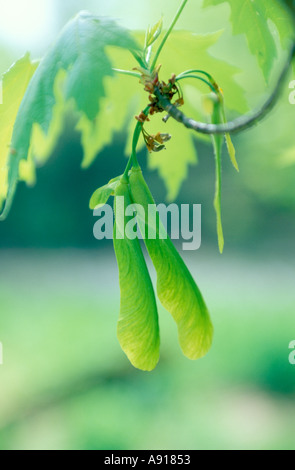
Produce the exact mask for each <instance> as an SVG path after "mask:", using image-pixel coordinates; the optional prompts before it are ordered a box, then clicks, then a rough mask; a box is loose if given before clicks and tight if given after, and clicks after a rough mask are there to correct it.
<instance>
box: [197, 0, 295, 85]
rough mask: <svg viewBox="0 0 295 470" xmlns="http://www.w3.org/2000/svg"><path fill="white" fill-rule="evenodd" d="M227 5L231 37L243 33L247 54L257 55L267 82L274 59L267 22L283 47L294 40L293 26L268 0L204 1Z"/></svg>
mask: <svg viewBox="0 0 295 470" xmlns="http://www.w3.org/2000/svg"><path fill="white" fill-rule="evenodd" d="M223 3H229V5H230V8H231V22H232V28H233V33H234V34H236V35H237V34H245V35H246V38H247V41H248V44H249V48H250V51H251V53H252V54H253V55H255V56H256V58H257V60H258V63H259V65H260V68H261V69H262V72H263V75H264V78H265V80H266V82H268V80H269V77H270V73H271V70H272V66H273V64H274V61H275V59H276V57H277V47H276V43H275V38H274V35H273V33H272V29H271V25H270V22H269V20H271V21H272V23H273V24H274V25H275V26H276V28H277V30H278V33H279V36H280V39H281V43H282V46H283V47H288V46H289V43H290V41H291V39H292V38H293V24H292V20H291V18H290V15H289V14H288V13H287V10H286V9H285V8H284V7H283V6H282V5H281V3H280V2H278V1H274V0H272V1H270V0H255V1H253V0H204V6H205V7H208V6H216V5H220V4H223Z"/></svg>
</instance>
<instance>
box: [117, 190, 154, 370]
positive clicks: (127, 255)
mask: <svg viewBox="0 0 295 470" xmlns="http://www.w3.org/2000/svg"><path fill="white" fill-rule="evenodd" d="M120 196H121V197H120ZM122 203H123V204H122ZM130 204H132V201H131V197H130V193H129V188H128V184H127V183H126V182H124V181H121V182H120V184H119V185H118V187H117V188H116V192H115V204H114V205H115V220H116V221H115V227H114V248H115V253H116V258H117V262H118V268H119V279H120V291H121V305H120V316H119V321H118V328H117V334H118V339H119V342H120V345H121V348H122V349H123V351H124V352H125V354H126V355H127V357H128V359H129V360H130V362H131V363H132V364H133V366H134V367H137V368H138V369H142V370H147V371H150V370H152V369H154V368H155V367H156V365H157V363H158V360H159V348H160V335H159V324H158V311H157V305H156V299H155V294H154V289H153V286H152V282H151V278H150V275H149V272H148V269H147V266H146V262H145V259H144V256H143V253H142V250H141V247H140V243H139V240H138V238H135V239H134V240H131V239H129V238H128V237H127V236H126V231H125V228H126V224H127V223H128V222H129V221H130V217H127V216H126V215H125V208H126V207H127V206H128V205H130ZM122 206H123V207H122Z"/></svg>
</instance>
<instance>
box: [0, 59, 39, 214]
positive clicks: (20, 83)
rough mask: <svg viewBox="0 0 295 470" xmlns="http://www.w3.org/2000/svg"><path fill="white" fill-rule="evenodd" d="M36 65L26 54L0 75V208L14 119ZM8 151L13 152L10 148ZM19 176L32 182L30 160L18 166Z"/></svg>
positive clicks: (0, 206)
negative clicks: (0, 90)
mask: <svg viewBox="0 0 295 470" xmlns="http://www.w3.org/2000/svg"><path fill="white" fill-rule="evenodd" d="M37 66H38V63H37V62H32V61H31V59H30V55H29V54H26V55H25V56H24V57H22V58H21V59H19V60H18V61H17V62H15V63H14V64H13V65H12V67H11V68H10V69H9V70H8V72H6V73H5V74H4V75H3V77H2V80H3V104H1V105H0V210H1V208H2V205H3V202H4V201H5V199H6V196H7V192H8V156H9V147H10V146H11V137H12V132H13V125H14V121H15V118H16V115H17V111H18V108H19V106H20V103H21V101H22V99H23V96H24V94H25V92H26V89H27V87H28V84H29V82H30V80H31V78H32V76H33V74H34V72H35V70H36V68H37ZM10 151H12V153H14V150H13V149H12V148H11V149H10ZM19 177H20V179H21V180H24V181H26V182H27V183H33V182H34V179H35V170H34V165H33V164H32V162H31V160H30V161H29V162H26V164H25V165H23V166H22V167H21V168H20V175H19Z"/></svg>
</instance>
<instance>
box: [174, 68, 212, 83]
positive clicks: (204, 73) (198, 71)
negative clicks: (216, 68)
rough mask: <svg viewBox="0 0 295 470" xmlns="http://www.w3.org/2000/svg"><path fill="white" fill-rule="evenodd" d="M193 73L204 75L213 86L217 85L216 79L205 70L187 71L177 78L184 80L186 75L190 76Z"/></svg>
mask: <svg viewBox="0 0 295 470" xmlns="http://www.w3.org/2000/svg"><path fill="white" fill-rule="evenodd" d="M191 73H200V74H202V75H205V76H206V77H207V78H209V80H210V82H211V83H212V84H213V83H216V82H215V80H214V78H213V77H212V75H210V73H208V72H205V71H204V70H197V69H190V70H186V71H185V72H182V73H180V74H179V75H178V77H177V78H182V77H183V76H184V75H188V74H191Z"/></svg>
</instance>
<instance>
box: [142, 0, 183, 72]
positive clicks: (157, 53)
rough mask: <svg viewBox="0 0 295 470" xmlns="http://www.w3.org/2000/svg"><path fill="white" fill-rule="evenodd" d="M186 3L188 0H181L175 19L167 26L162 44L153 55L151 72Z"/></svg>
mask: <svg viewBox="0 0 295 470" xmlns="http://www.w3.org/2000/svg"><path fill="white" fill-rule="evenodd" d="M187 2H188V0H183V1H182V4H181V5H180V7H179V9H178V11H177V13H176V15H175V17H174V19H173V21H172V23H171V25H170V26H169V29H168V31H167V32H166V34H165V36H164V38H163V39H162V42H161V44H160V46H159V48H158V50H157V52H156V54H155V57H154V60H153V63H152V66H151V70H154V68H155V67H156V65H157V62H158V59H159V56H160V54H161V52H162V49H163V47H164V46H165V44H166V41H167V39H168V38H169V36H170V34H171V32H172V31H173V28H174V26H175V25H176V23H177V21H178V19H179V17H180V15H181V13H182V12H183V10H184V7H185V6H186V4H187Z"/></svg>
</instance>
